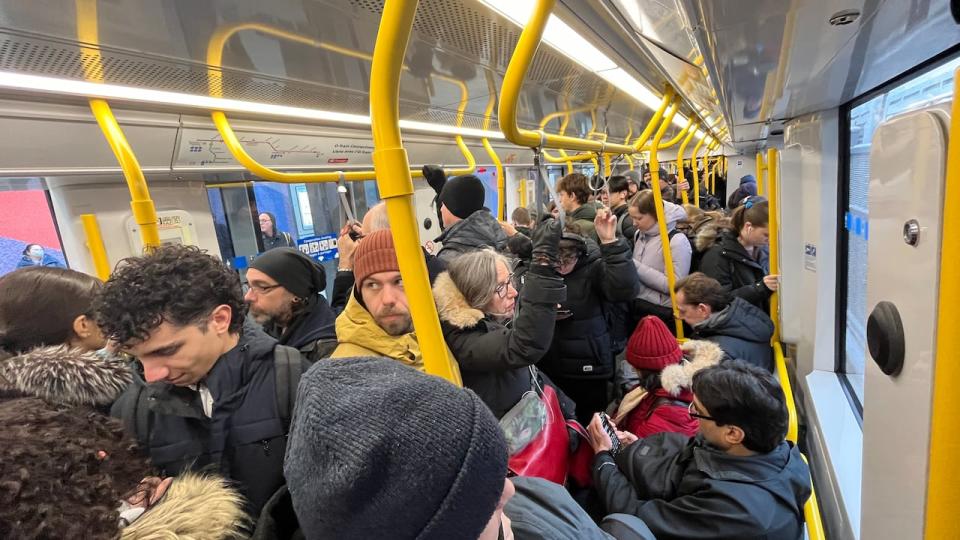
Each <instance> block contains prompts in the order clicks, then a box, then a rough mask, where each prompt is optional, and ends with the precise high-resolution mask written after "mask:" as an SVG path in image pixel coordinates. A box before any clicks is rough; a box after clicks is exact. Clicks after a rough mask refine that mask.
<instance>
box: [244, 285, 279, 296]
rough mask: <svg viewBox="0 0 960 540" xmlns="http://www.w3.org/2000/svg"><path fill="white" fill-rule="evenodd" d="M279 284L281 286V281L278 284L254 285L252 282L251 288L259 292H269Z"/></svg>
mask: <svg viewBox="0 0 960 540" xmlns="http://www.w3.org/2000/svg"><path fill="white" fill-rule="evenodd" d="M279 286H280V284H279V283H278V284H276V285H254V284H252V283H251V284H250V290H251V291H253V292H255V293H257V294H267V293H268V292H270V291H272V290H274V289H276V288H277V287H279Z"/></svg>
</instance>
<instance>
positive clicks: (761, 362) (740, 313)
mask: <svg viewBox="0 0 960 540" xmlns="http://www.w3.org/2000/svg"><path fill="white" fill-rule="evenodd" d="M690 337H691V339H700V340H706V341H712V342H714V343H716V344H717V345H719V346H720V348H721V349H723V353H724V356H725V357H726V358H730V359H736V360H744V361H746V362H749V363H751V364H753V365H755V366H757V367H762V368H764V369H766V370H767V371H770V372H771V373H772V372H773V349H771V347H770V338H772V337H773V321H771V320H770V317H769V316H768V315H767V314H766V312H764V311H763V310H761V309H760V308H758V307H756V306H754V305H753V304H750V303H748V302H747V301H746V300H744V299H742V298H734V299H733V301H732V302H730V305H728V306H727V307H725V308H723V309H722V310H720V311H718V312H717V313H714V314H713V315H711V316H710V317H709V318H708V319H707V320H705V321H703V322H701V323H699V324H696V325H694V327H693V334H692V335H691V336H690Z"/></svg>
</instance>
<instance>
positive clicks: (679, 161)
mask: <svg viewBox="0 0 960 540" xmlns="http://www.w3.org/2000/svg"><path fill="white" fill-rule="evenodd" d="M696 133H697V123H696V122H694V125H693V126H691V127H690V129H689V130H687V136H686V137H684V139H683V143H682V144H680V150H679V151H678V152H677V174H678V175H679V176H680V180H678V181H677V183H678V184H679V183H682V182H686V181H687V179H686V177H685V174H684V170H683V154H684V153H685V152H686V151H687V145H688V144H690V141H691V140H693V136H694V135H695V134H696ZM680 197H681V198H682V199H683V204H689V203H690V200H689V198H688V197H687V191H686V190H683V191H681V192H680Z"/></svg>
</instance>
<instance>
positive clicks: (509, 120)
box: [498, 0, 673, 154]
mask: <svg viewBox="0 0 960 540" xmlns="http://www.w3.org/2000/svg"><path fill="white" fill-rule="evenodd" d="M555 5H556V0H538V1H537V3H536V7H535V8H534V10H533V13H532V14H531V16H530V20H528V21H527V23H526V25H525V26H524V27H523V31H522V32H521V33H520V39H519V40H518V42H517V48H516V50H514V52H513V56H512V57H511V58H510V64H509V65H508V66H507V72H506V74H505V75H504V78H503V87H502V88H501V91H500V106H499V108H498V114H499V118H500V130H501V131H502V132H503V134H504V136H505V137H506V139H507V140H508V141H510V142H512V143H513V144H516V145H518V146H526V147H528V148H537V147H542V148H565V149H567V150H578V151H582V152H606V153H610V154H633V153H636V152H637V151H639V150H640V148H642V147H643V143H645V142H646V141H642V142H641V141H639V140H638V142H639V143H640V144H635V145H633V146H628V145H625V144H617V143H609V142H604V141H593V140H589V139H580V138H577V137H567V136H564V135H553V134H550V133H546V132H544V131H543V130H542V129H541V130H538V131H532V130H529V129H523V128H521V127H520V126H519V125H518V124H517V109H518V106H519V101H520V91H521V89H522V87H523V82H524V79H525V78H526V76H527V72H528V71H529V70H530V65H531V63H532V62H533V56H534V55H535V54H536V52H537V48H538V47H539V46H540V40H541V38H542V37H543V31H544V29H545V28H546V25H547V20H548V19H549V17H550V13H551V11H553V7H554V6H555ZM664 99H665V100H666V101H668V102H669V101H672V100H673V89H672V88H669V89H668V90H667V92H665V96H664Z"/></svg>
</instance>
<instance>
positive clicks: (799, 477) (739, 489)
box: [593, 433, 810, 540]
mask: <svg viewBox="0 0 960 540" xmlns="http://www.w3.org/2000/svg"><path fill="white" fill-rule="evenodd" d="M593 466H594V468H593V471H594V472H593V481H594V486H596V488H597V492H598V493H599V494H600V498H601V499H602V500H603V503H604V505H605V507H606V511H607V512H608V513H624V514H631V515H634V516H637V517H639V518H640V519H642V520H643V521H644V522H645V523H646V524H647V526H648V527H650V530H651V531H653V533H654V535H656V537H657V540H691V539H707V538H709V539H720V540H722V539H730V540H734V539H736V540H767V539H774V538H775V539H777V540H799V539H800V538H802V537H803V505H804V503H805V502H806V501H807V498H809V497H810V469H809V468H808V467H807V464H806V462H804V461H803V458H802V457H801V456H800V451H799V450H798V449H797V447H796V446H794V445H793V443H791V442H788V441H784V442H782V443H780V445H779V446H777V447H776V448H775V449H774V450H773V451H772V452H768V453H766V454H757V455H754V456H750V457H741V456H732V455H729V454H727V453H725V452H723V451H720V450H717V449H716V448H713V447H712V446H710V445H709V444H707V443H706V442H705V441H704V440H703V439H702V437H701V436H696V437H690V438H688V437H685V436H683V435H680V434H678V433H660V434H657V435H653V436H651V437H647V438H645V439H640V440H639V441H637V442H634V443H633V444H631V445H629V446H627V447H626V448H624V449H623V450H622V451H621V452H620V453H619V454H617V457H616V458H615V459H614V457H613V456H612V455H611V454H610V453H609V452H601V453H599V454H597V455H596V456H595V457H594V460H593Z"/></svg>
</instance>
